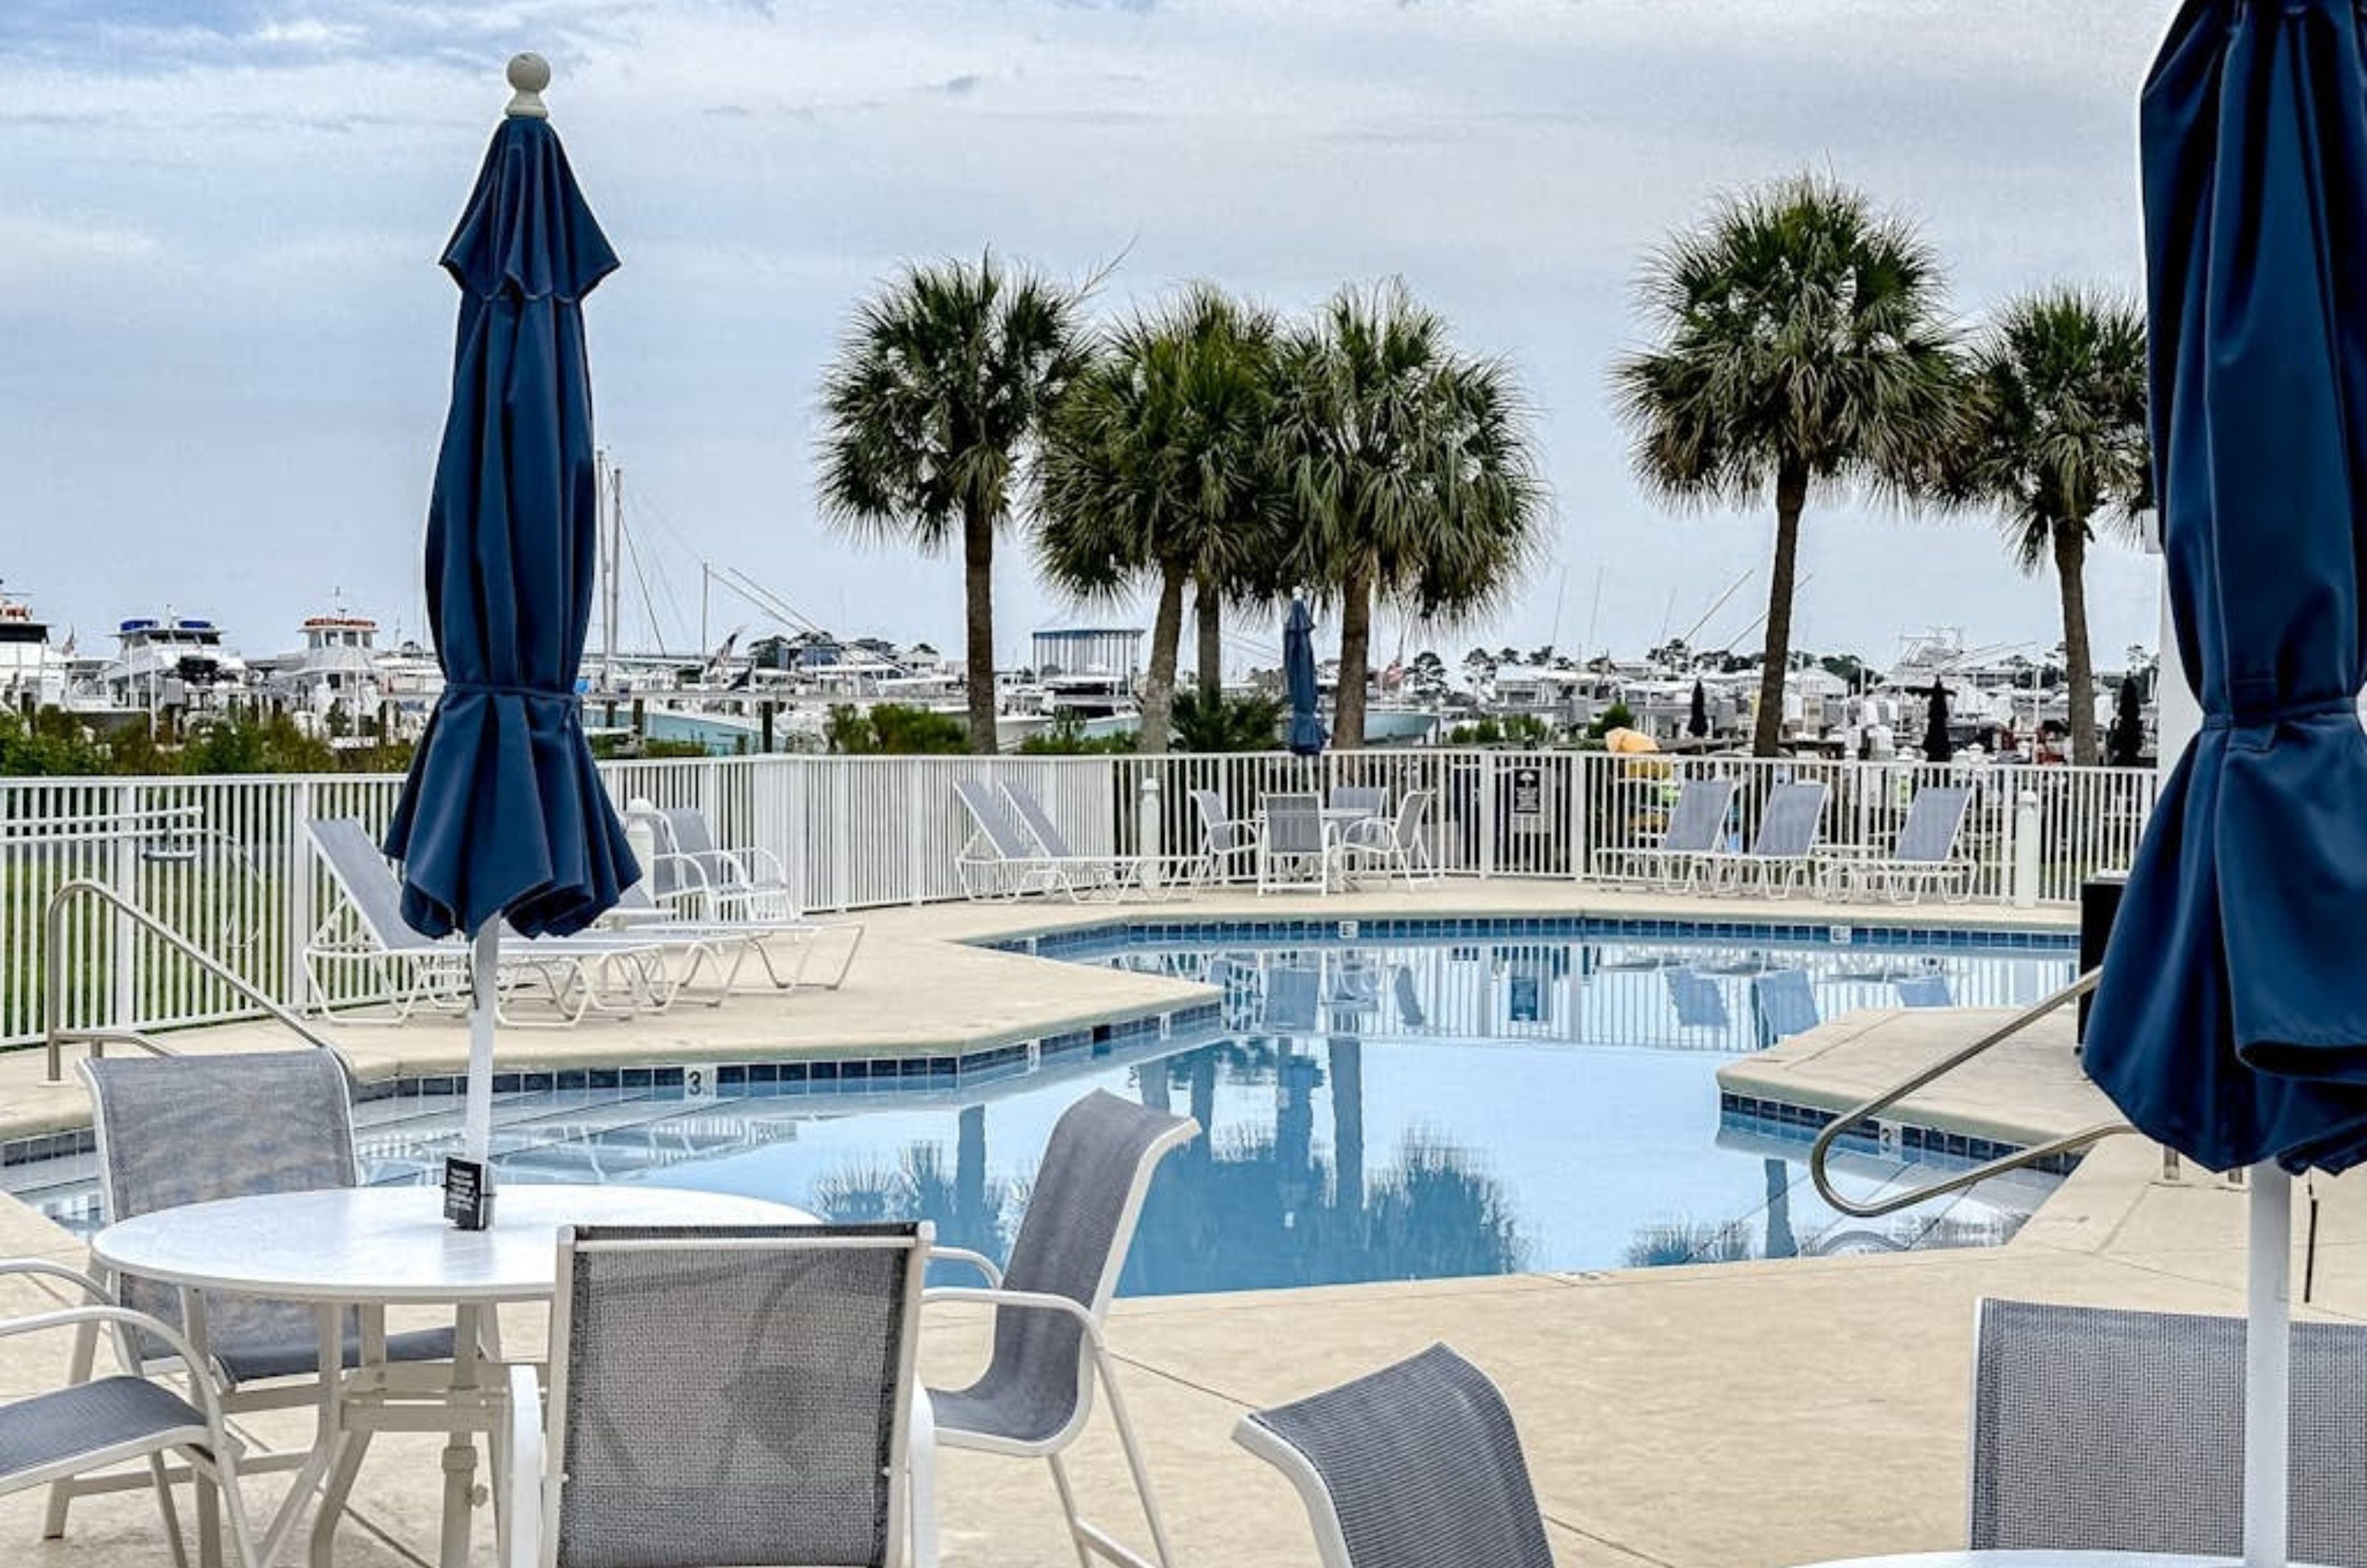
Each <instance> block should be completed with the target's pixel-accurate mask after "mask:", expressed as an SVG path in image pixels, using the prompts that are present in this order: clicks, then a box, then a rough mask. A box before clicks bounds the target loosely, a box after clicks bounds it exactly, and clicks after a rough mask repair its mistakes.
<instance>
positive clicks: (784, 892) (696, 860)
mask: <svg viewBox="0 0 2367 1568" xmlns="http://www.w3.org/2000/svg"><path fill="white" fill-rule="evenodd" d="M631 819H632V820H633V821H635V822H639V823H642V824H644V825H646V826H647V827H648V828H649V829H650V837H651V840H652V841H653V842H654V844H655V846H656V852H655V853H653V854H652V855H651V857H650V864H649V865H648V866H646V867H645V868H644V869H645V870H646V871H647V873H648V874H649V881H650V893H651V897H653V898H654V899H655V900H656V901H657V902H658V903H659V904H660V905H662V906H663V907H665V908H673V909H674V910H675V911H676V912H677V913H679V914H682V915H684V916H686V917H688V918H689V919H696V920H705V921H710V922H716V923H726V922H731V921H740V920H790V919H798V918H800V917H802V916H803V915H804V913H805V910H804V908H803V907H802V906H801V905H800V903H799V901H798V896H797V889H796V887H795V886H792V885H791V883H790V881H789V875H788V871H787V868H786V867H785V866H783V865H782V864H781V861H780V857H779V856H778V855H776V854H774V853H773V852H771V851H770V850H766V849H762V848H759V847H757V846H755V845H749V846H747V847H745V848H742V849H736V850H727V849H721V848H719V847H718V846H717V844H716V841H715V832H714V829H711V828H709V827H708V822H707V814H706V813H705V812H703V811H700V810H698V809H697V807H663V808H656V809H644V810H640V811H635V812H633V813H632V814H631Z"/></svg>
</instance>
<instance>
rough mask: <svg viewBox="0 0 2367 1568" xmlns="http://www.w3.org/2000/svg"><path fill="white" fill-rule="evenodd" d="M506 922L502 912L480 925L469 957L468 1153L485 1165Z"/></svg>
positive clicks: (489, 1149)
mask: <svg viewBox="0 0 2367 1568" xmlns="http://www.w3.org/2000/svg"><path fill="white" fill-rule="evenodd" d="M501 950H502V922H501V918H500V917H499V916H495V917H493V919H488V920H487V921H486V922H485V923H484V924H483V925H481V926H479V927H478V928H477V937H476V941H475V942H474V943H473V944H472V951H471V952H470V958H469V1099H468V1107H467V1118H468V1120H467V1123H466V1126H467V1135H466V1142H465V1145H464V1148H465V1151H466V1153H467V1155H468V1157H469V1158H470V1159H472V1160H475V1161H476V1162H477V1163H478V1164H480V1165H482V1164H484V1163H485V1162H486V1161H487V1160H488V1159H490V1158H491V1157H492V1156H493V1014H494V1012H495V1010H496V1009H497V1005H498V1003H497V989H496V988H497V987H498V986H499V984H500V965H501Z"/></svg>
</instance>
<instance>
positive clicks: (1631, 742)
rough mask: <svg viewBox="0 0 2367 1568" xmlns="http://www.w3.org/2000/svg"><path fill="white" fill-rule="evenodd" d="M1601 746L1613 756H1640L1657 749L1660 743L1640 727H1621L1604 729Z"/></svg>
mask: <svg viewBox="0 0 2367 1568" xmlns="http://www.w3.org/2000/svg"><path fill="white" fill-rule="evenodd" d="M1659 749H1660V743H1659V741H1657V740H1655V739H1652V738H1651V737H1650V736H1648V735H1647V734H1645V733H1644V732H1643V731H1642V730H1640V729H1628V728H1618V729H1612V730H1606V731H1604V732H1603V750H1606V751H1609V752H1611V753H1612V754H1613V755H1614V756H1621V757H1640V756H1643V755H1644V754H1646V753H1647V752H1651V751H1657V750H1659Z"/></svg>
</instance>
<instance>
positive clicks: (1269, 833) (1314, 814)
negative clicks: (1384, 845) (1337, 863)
mask: <svg viewBox="0 0 2367 1568" xmlns="http://www.w3.org/2000/svg"><path fill="white" fill-rule="evenodd" d="M1260 809H1261V811H1262V812H1263V817H1264V821H1263V824H1262V825H1261V827H1260V828H1259V830H1258V848H1257V868H1258V879H1257V885H1258V891H1259V892H1260V893H1261V894H1263V893H1268V892H1271V891H1274V889H1276V888H1284V887H1291V886H1304V885H1305V882H1306V879H1307V878H1308V875H1310V874H1311V875H1312V876H1313V878H1314V880H1315V884H1316V886H1318V887H1319V889H1321V890H1322V891H1323V892H1325V893H1329V892H1330V891H1331V873H1332V869H1333V863H1334V855H1335V852H1336V850H1337V848H1338V845H1339V841H1340V840H1339V834H1338V833H1337V832H1336V831H1334V830H1333V829H1332V827H1331V824H1330V823H1328V822H1326V821H1325V820H1324V819H1323V807H1322V803H1321V801H1320V800H1319V798H1318V797H1317V796H1315V795H1267V796H1266V797H1265V799H1264V800H1263V802H1262V803H1261V805H1260Z"/></svg>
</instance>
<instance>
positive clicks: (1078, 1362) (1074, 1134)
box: [980, 1089, 1200, 1433]
mask: <svg viewBox="0 0 2367 1568" xmlns="http://www.w3.org/2000/svg"><path fill="white" fill-rule="evenodd" d="M1199 1132H1200V1124H1199V1123H1198V1122H1195V1121H1193V1120H1192V1119H1191V1118H1190V1117H1188V1116H1169V1115H1166V1114H1164V1113H1162V1112H1161V1111H1150V1110H1146V1109H1145V1108H1144V1107H1142V1106H1139V1105H1137V1104H1135V1103H1133V1102H1132V1101H1131V1100H1121V1099H1119V1098H1118V1097H1117V1096H1116V1095H1114V1094H1111V1093H1109V1092H1108V1091H1107V1090H1105V1089H1095V1090H1094V1091H1093V1093H1091V1094H1089V1095H1087V1096H1085V1097H1084V1098H1083V1099H1082V1100H1078V1101H1077V1102H1076V1103H1075V1104H1074V1105H1071V1106H1070V1107H1069V1109H1068V1110H1067V1111H1063V1112H1061V1115H1060V1120H1059V1122H1056V1123H1054V1125H1053V1128H1052V1135H1051V1138H1050V1139H1049V1140H1048V1142H1047V1143H1046V1145H1045V1146H1044V1158H1043V1162H1042V1163H1041V1164H1040V1165H1038V1166H1037V1167H1036V1181H1035V1185H1034V1186H1033V1187H1032V1188H1031V1189H1030V1190H1029V1192H1028V1196H1027V1212H1026V1213H1025V1215H1024V1216H1023V1217H1022V1218H1021V1220H1020V1222H1019V1235H1017V1236H1016V1237H1015V1238H1014V1240H1013V1241H1012V1244H1011V1261H1010V1264H1009V1266H1008V1267H1006V1268H1005V1269H1003V1272H1002V1282H1003V1284H1004V1285H1005V1286H1006V1287H1007V1288H1009V1289H1011V1290H1014V1291H1032V1292H1041V1293H1043V1294H1046V1295H1058V1296H1066V1297H1068V1298H1069V1299H1070V1301H1072V1302H1075V1303H1077V1304H1079V1305H1080V1306H1082V1307H1083V1308H1084V1309H1085V1310H1086V1311H1087V1312H1088V1313H1090V1314H1093V1318H1094V1319H1095V1321H1099V1320H1100V1319H1101V1318H1102V1316H1103V1315H1104V1314H1106V1313H1107V1312H1108V1310H1109V1303H1110V1298H1111V1297H1112V1296H1113V1295H1115V1294H1116V1292H1117V1280H1118V1272H1119V1270H1120V1269H1123V1268H1124V1267H1125V1266H1126V1253H1127V1247H1129V1246H1130V1245H1131V1244H1132V1243H1133V1240H1134V1226H1135V1221H1136V1220H1137V1219H1138V1217H1139V1216H1140V1214H1141V1212H1142V1199H1143V1194H1144V1193H1145V1192H1146V1191H1148V1190H1150V1178H1151V1175H1152V1173H1153V1172H1154V1171H1156V1170H1157V1169H1158V1168H1159V1162H1160V1161H1161V1160H1162V1159H1164V1158H1166V1157H1167V1155H1168V1153H1169V1151H1170V1150H1172V1149H1175V1148H1178V1147H1180V1146H1182V1145H1184V1144H1186V1143H1189V1142H1190V1141H1191V1140H1192V1139H1193V1138H1195V1137H1196V1136H1197V1135H1198V1134H1199ZM1088 1350H1089V1347H1088V1345H1087V1344H1086V1341H1085V1338H1084V1330H1083V1328H1082V1325H1079V1324H1078V1323H1077V1322H1076V1320H1075V1319H1073V1318H1071V1317H1070V1316H1068V1315H1067V1314H1064V1313H1056V1312H1046V1311H1043V1310H1041V1309H1034V1308H1030V1309H1020V1308H1001V1309H998V1310H997V1311H996V1313H995V1314H994V1355H993V1359H991V1361H990V1362H989V1363H988V1365H987V1370H986V1372H985V1375H984V1377H983V1378H982V1379H981V1380H980V1387H991V1388H992V1389H995V1390H996V1391H998V1392H1000V1393H1003V1394H1004V1395H1005V1396H1006V1397H1008V1398H1009V1399H1010V1400H1011V1401H1012V1402H1013V1403H1014V1405H1015V1406H1017V1407H1019V1408H1021V1409H1023V1410H1024V1411H1025V1426H1026V1427H1027V1428H1028V1429H1029V1430H1032V1431H1037V1432H1044V1433H1051V1432H1058V1431H1063V1430H1067V1429H1071V1428H1073V1427H1075V1426H1077V1425H1078V1424H1080V1423H1082V1421H1083V1420H1084V1418H1085V1416H1086V1414H1087V1413H1088V1411H1089V1409H1090V1407H1091V1406H1090V1395H1089V1392H1088V1391H1089V1389H1090V1387H1091V1384H1090V1382H1088V1381H1087V1380H1086V1378H1085V1377H1084V1375H1083V1371H1084V1357H1085V1355H1086V1353H1087V1352H1088Z"/></svg>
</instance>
